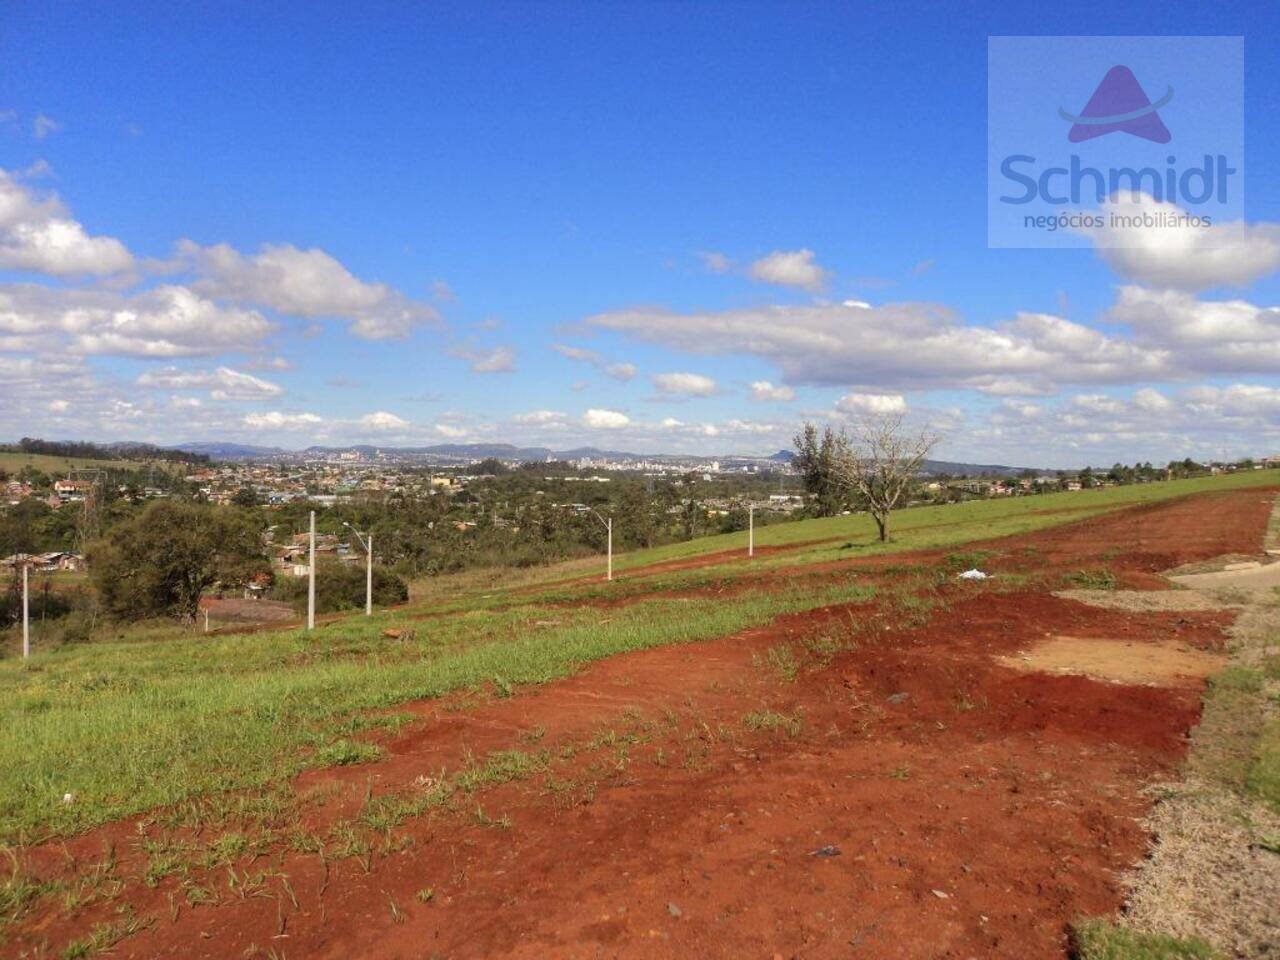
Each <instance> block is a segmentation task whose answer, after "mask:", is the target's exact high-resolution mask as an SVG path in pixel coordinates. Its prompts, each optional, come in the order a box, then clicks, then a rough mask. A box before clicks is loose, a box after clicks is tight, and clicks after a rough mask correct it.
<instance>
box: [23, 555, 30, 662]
mask: <svg viewBox="0 0 1280 960" xmlns="http://www.w3.org/2000/svg"><path fill="white" fill-rule="evenodd" d="M28 566H29V564H28V563H27V555H26V554H25V553H24V554H23V555H22V659H23V660H25V659H27V657H29V656H31V585H30V581H29V580H28V579H27V568H28Z"/></svg>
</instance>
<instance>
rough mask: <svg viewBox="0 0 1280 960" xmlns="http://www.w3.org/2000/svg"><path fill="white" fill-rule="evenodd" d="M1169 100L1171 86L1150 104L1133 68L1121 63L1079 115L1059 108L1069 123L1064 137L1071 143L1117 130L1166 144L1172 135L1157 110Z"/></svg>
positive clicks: (1111, 70)
mask: <svg viewBox="0 0 1280 960" xmlns="http://www.w3.org/2000/svg"><path fill="white" fill-rule="evenodd" d="M1172 99H1173V87H1170V88H1169V90H1168V92H1167V93H1165V95H1164V96H1163V97H1161V98H1160V99H1159V100H1158V101H1157V102H1155V103H1152V102H1151V100H1150V99H1149V98H1148V97H1147V92H1146V91H1145V90H1143V89H1142V84H1140V83H1138V78H1137V77H1135V76H1134V75H1133V71H1132V70H1130V69H1129V68H1128V67H1126V66H1124V65H1122V64H1121V65H1117V66H1114V67H1112V68H1111V69H1110V70H1108V71H1107V75H1106V76H1105V77H1103V78H1102V82H1101V83H1100V84H1098V89H1096V90H1094V91H1093V96H1092V97H1090V98H1089V102H1088V103H1086V104H1085V105H1084V109H1083V110H1081V111H1080V113H1079V115H1076V114H1072V113H1068V112H1067V111H1066V110H1063V109H1062V108H1061V107H1059V108H1058V116H1060V117H1062V119H1063V120H1066V121H1067V122H1068V123H1070V124H1071V130H1070V131H1069V132H1068V133H1067V139H1068V140H1069V141H1071V142H1072V143H1080V142H1081V141H1083V140H1093V139H1095V138H1097V137H1103V136H1106V135H1107V134H1108V133H1115V132H1116V131H1119V130H1123V131H1124V132H1125V133H1129V134H1132V135H1133V136H1135V137H1141V138H1142V139H1144V140H1151V141H1152V142H1154V143H1168V142H1169V141H1170V140H1171V139H1172V135H1171V134H1170V133H1169V128H1168V127H1166V126H1165V125H1164V121H1163V120H1161V119H1160V114H1158V113H1157V112H1156V111H1157V110H1159V109H1160V108H1161V107H1163V106H1164V105H1165V104H1166V103H1168V102H1169V101H1170V100H1172Z"/></svg>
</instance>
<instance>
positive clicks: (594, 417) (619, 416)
mask: <svg viewBox="0 0 1280 960" xmlns="http://www.w3.org/2000/svg"><path fill="white" fill-rule="evenodd" d="M630 423H631V418H630V417H628V416H627V415H626V414H625V413H620V412H619V411H617V410H600V409H596V408H594V407H593V408H592V409H590V410H588V411H587V412H586V413H584V414H583V415H582V424H583V426H585V427H590V428H591V429H592V430H621V429H623V428H624V427H627V426H629V425H630Z"/></svg>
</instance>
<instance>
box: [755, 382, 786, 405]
mask: <svg viewBox="0 0 1280 960" xmlns="http://www.w3.org/2000/svg"><path fill="white" fill-rule="evenodd" d="M795 398H796V392H795V391H794V390H792V389H791V388H790V387H786V386H781V387H775V386H774V385H773V384H772V383H770V382H769V381H768V380H756V381H755V382H754V383H752V384H751V399H752V400H759V401H767V400H772V401H782V402H785V401H788V400H794V399H795Z"/></svg>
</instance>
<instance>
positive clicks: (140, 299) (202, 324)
mask: <svg viewBox="0 0 1280 960" xmlns="http://www.w3.org/2000/svg"><path fill="white" fill-rule="evenodd" d="M271 330H272V326H271V324H270V323H269V322H268V321H267V320H266V319H265V318H264V317H263V316H262V315H261V314H259V313H257V312H256V311H253V310H242V309H239V308H236V307H223V306H219V305H218V304H216V303H213V302H212V301H210V300H206V299H204V298H203V297H201V296H199V295H198V294H196V293H194V292H193V291H191V290H189V289H188V288H186V287H182V286H175V285H164V286H160V287H156V288H154V289H151V290H146V291H143V292H142V293H138V294H134V295H128V296H126V295H123V294H119V293H115V292H113V291H106V290H62V289H55V288H52V287H42V286H35V285H31V284H14V285H9V286H0V336H3V335H5V334H10V335H13V336H18V337H24V338H27V339H28V340H30V341H32V346H33V347H35V346H39V347H41V348H43V349H44V350H58V349H62V350H69V351H72V352H75V353H88V354H120V355H125V356H137V357H160V358H165V357H193V356H207V355H210V354H215V353H221V352H226V351H237V352H248V351H251V350H254V349H256V348H257V347H258V346H259V344H260V343H261V341H262V340H263V339H264V338H265V337H266V336H267V335H268V334H269V333H271Z"/></svg>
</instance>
